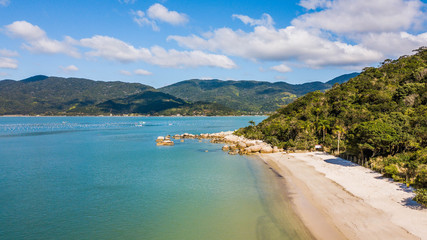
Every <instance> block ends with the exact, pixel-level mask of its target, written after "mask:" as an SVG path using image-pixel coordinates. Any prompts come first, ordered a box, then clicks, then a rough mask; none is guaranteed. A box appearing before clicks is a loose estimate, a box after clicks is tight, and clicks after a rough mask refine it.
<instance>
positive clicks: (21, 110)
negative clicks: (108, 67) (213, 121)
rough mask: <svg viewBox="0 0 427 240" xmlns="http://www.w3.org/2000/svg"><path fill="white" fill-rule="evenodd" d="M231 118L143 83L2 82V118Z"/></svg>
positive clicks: (221, 110) (74, 80)
mask: <svg viewBox="0 0 427 240" xmlns="http://www.w3.org/2000/svg"><path fill="white" fill-rule="evenodd" d="M12 114H23V115H72V116H76V115H109V114H113V115H123V114H144V115H147V114H149V115H174V114H181V115H231V114H236V112H235V111H233V110H232V109H229V108H227V107H224V106H222V105H220V104H216V103H206V102H195V103H189V102H187V101H184V100H182V99H180V98H177V97H174V96H172V95H169V94H166V93H163V92H159V91H157V90H156V89H154V88H152V87H150V86H147V85H143V84H139V83H124V82H102V81H93V80H88V79H81V78H58V77H47V76H43V75H38V76H34V77H30V78H27V79H24V80H21V81H12V80H4V81H0V115H12Z"/></svg>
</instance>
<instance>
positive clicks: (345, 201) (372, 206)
mask: <svg viewBox="0 0 427 240" xmlns="http://www.w3.org/2000/svg"><path fill="white" fill-rule="evenodd" d="M259 156H260V157H261V158H262V159H263V160H264V161H265V162H266V163H267V164H268V165H270V167H271V168H272V169H273V170H275V171H276V172H277V173H278V174H280V175H282V176H283V177H284V179H285V181H286V182H287V184H286V186H287V189H286V191H287V192H288V193H289V194H290V197H291V200H292V204H293V206H294V209H295V211H296V213H297V214H298V216H299V217H300V218H301V220H302V221H303V222H304V224H305V225H306V226H307V228H308V229H309V230H310V232H311V233H312V234H313V235H314V236H315V238H317V239H427V209H422V208H421V207H420V206H419V205H418V204H417V203H415V202H414V201H412V200H411V199H412V197H413V196H414V193H413V191H412V189H411V188H407V187H406V186H405V185H404V184H400V183H395V182H392V181H390V180H389V179H387V178H383V177H382V176H381V174H379V173H375V172H373V171H371V170H370V169H367V168H364V167H361V166H358V165H356V164H353V163H351V162H349V161H346V160H343V159H340V158H336V157H334V156H331V155H327V154H324V153H319V152H318V153H294V154H284V153H274V154H259Z"/></svg>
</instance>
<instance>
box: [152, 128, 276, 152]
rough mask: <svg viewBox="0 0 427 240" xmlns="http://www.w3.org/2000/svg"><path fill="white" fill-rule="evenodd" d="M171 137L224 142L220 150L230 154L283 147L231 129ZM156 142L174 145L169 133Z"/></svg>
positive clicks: (182, 140)
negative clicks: (252, 138) (236, 133)
mask: <svg viewBox="0 0 427 240" xmlns="http://www.w3.org/2000/svg"><path fill="white" fill-rule="evenodd" d="M172 138H173V139H176V140H178V139H181V142H184V139H199V141H201V140H202V139H210V140H211V141H210V142H211V143H222V144H225V145H224V146H223V147H222V150H223V151H226V152H228V153H229V154H231V155H235V154H254V153H277V152H283V149H280V148H278V147H277V146H271V145H270V144H268V143H265V142H263V141H261V140H250V139H246V138H244V137H240V136H236V135H234V134H233V132H232V131H229V132H220V133H202V134H200V135H195V134H190V133H184V134H175V135H174V136H173V137H172ZM156 142H157V145H159V146H173V145H174V142H173V141H172V140H171V139H170V136H169V135H168V136H166V137H162V136H160V137H158V138H157V140H156Z"/></svg>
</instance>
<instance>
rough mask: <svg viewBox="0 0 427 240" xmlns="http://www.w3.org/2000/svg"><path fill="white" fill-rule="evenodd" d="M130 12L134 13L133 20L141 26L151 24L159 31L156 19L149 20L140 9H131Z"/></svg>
mask: <svg viewBox="0 0 427 240" xmlns="http://www.w3.org/2000/svg"><path fill="white" fill-rule="evenodd" d="M132 14H133V15H134V17H133V21H134V22H136V23H137V24H138V25H139V26H140V27H143V26H146V25H147V26H151V27H152V28H153V30H154V31H159V30H160V28H159V27H158V26H157V24H156V21H154V20H150V19H148V18H147V17H146V16H145V13H144V12H143V11H141V10H138V11H136V12H135V11H133V12H132Z"/></svg>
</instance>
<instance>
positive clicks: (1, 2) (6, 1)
mask: <svg viewBox="0 0 427 240" xmlns="http://www.w3.org/2000/svg"><path fill="white" fill-rule="evenodd" d="M9 4H10V0H0V5H2V6H3V7H6V6H8V5H9Z"/></svg>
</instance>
